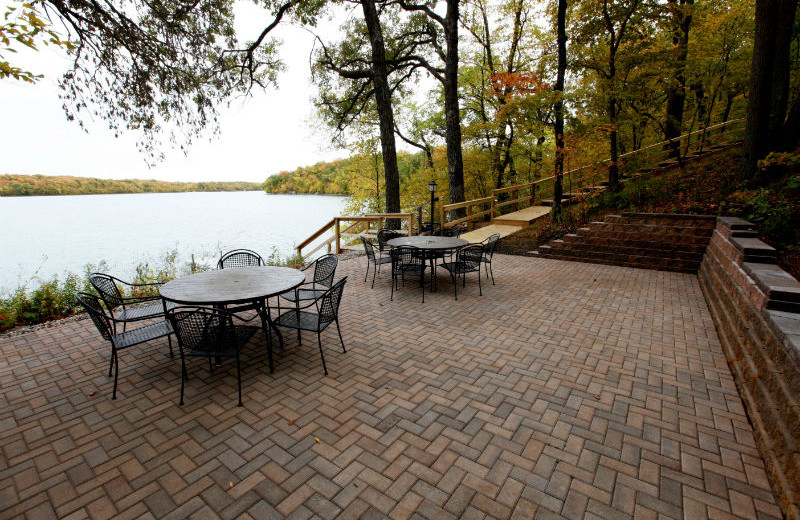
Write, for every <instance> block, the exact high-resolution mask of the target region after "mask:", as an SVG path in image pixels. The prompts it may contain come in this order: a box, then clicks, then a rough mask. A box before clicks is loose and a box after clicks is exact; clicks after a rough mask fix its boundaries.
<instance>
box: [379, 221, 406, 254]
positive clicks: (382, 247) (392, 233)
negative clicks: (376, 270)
mask: <svg viewBox="0 0 800 520" xmlns="http://www.w3.org/2000/svg"><path fill="white" fill-rule="evenodd" d="M402 236H404V235H403V234H402V233H400V232H399V231H397V230H396V229H387V228H383V229H381V230H379V231H378V235H377V238H378V251H379V252H380V253H381V255H386V254H387V253H388V252H389V251H390V250H391V248H390V247H389V244H387V242H388V241H389V240H392V239H394V238H400V237H402ZM390 258H391V257H390Z"/></svg>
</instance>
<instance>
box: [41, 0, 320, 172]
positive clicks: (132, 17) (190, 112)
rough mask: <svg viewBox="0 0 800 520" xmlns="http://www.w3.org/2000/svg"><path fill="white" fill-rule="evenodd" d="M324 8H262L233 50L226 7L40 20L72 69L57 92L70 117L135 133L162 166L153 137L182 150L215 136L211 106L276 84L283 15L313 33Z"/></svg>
mask: <svg viewBox="0 0 800 520" xmlns="http://www.w3.org/2000/svg"><path fill="white" fill-rule="evenodd" d="M325 4H326V2H325V0H304V1H301V0H264V1H263V2H261V4H260V5H261V6H262V7H264V8H265V9H266V10H267V11H269V13H270V20H271V21H270V22H269V23H268V24H267V25H266V26H265V27H264V28H263V30H262V31H261V32H260V34H258V35H257V37H256V38H255V39H254V40H252V41H251V42H248V43H246V44H245V45H244V46H239V42H238V40H237V37H236V34H235V31H234V20H233V9H232V8H233V4H232V2H231V1H230V0H197V1H188V2H183V1H178V2H163V1H159V0H156V1H150V0H130V1H128V2H126V3H125V5H124V9H121V8H118V7H117V6H116V5H115V4H113V3H108V2H83V1H81V0H43V2H42V3H41V9H42V11H43V12H44V14H45V16H47V17H49V18H50V19H52V20H58V21H60V23H61V24H63V26H64V29H65V30H66V33H67V40H69V41H72V42H74V48H73V49H71V50H70V54H71V57H72V60H73V63H72V67H71V69H70V70H69V71H68V72H67V73H66V74H65V75H64V76H63V77H62V79H61V81H60V86H61V89H62V99H63V100H64V108H65V111H66V112H67V117H68V118H69V119H71V120H77V121H78V122H79V123H80V121H81V119H82V118H83V117H86V116H89V117H93V118H94V117H97V118H102V119H105V120H106V121H107V122H108V125H109V128H110V129H111V130H112V131H114V132H115V133H118V132H120V131H122V130H134V131H138V132H141V139H140V142H139V145H140V148H141V149H142V150H144V151H145V152H147V153H148V154H149V156H150V158H151V159H152V158H156V157H160V156H161V154H160V153H158V148H159V145H160V144H161V141H160V138H159V135H160V134H161V133H162V132H163V131H167V132H168V133H169V134H170V135H172V138H173V139H174V140H175V141H178V139H177V137H176V136H175V135H174V134H175V133H182V134H183V135H182V137H183V139H180V142H181V143H182V144H181V147H182V148H183V146H184V144H183V143H187V144H188V143H190V142H191V140H192V137H193V136H196V135H197V134H199V133H200V132H201V131H202V130H203V129H205V128H206V127H209V126H210V127H212V128H213V129H214V130H217V129H218V125H217V120H216V113H217V107H218V106H219V105H220V104H221V103H224V102H225V101H226V100H227V99H229V98H230V97H231V96H232V95H234V94H236V93H243V94H247V93H249V92H251V91H252V90H253V89H254V88H265V87H267V86H268V85H270V84H272V83H273V82H274V81H275V78H276V75H277V73H278V72H279V71H280V70H281V63H280V60H279V59H278V56H277V50H278V42H277V41H275V40H274V39H272V38H270V37H269V36H270V33H271V32H272V31H273V29H275V27H277V25H278V24H279V23H280V22H281V20H282V19H283V18H284V17H286V16H288V17H292V18H294V19H296V20H298V21H300V22H302V23H308V24H311V23H313V22H314V20H315V19H316V17H317V16H318V15H319V13H320V12H321V10H322V9H323V7H324V6H325Z"/></svg>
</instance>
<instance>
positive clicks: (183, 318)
mask: <svg viewBox="0 0 800 520" xmlns="http://www.w3.org/2000/svg"><path fill="white" fill-rule="evenodd" d="M167 316H168V318H169V321H170V323H171V324H172V328H173V329H174V330H175V335H176V336H177V337H178V347H179V350H180V354H181V400H180V404H181V405H183V390H184V386H185V382H186V381H187V380H188V379H189V374H188V372H187V370H186V358H187V357H205V358H208V364H209V369H210V370H212V371H213V370H214V365H213V363H212V358H213V359H215V360H219V359H220V358H223V357H233V358H236V379H237V382H238V387H239V406H242V368H241V361H240V359H239V352H240V351H241V350H242V348H243V347H244V345H245V344H246V343H247V342H248V341H249V340H250V338H251V337H252V336H253V334H254V333H255V332H256V331H257V330H258V327H248V326H244V325H234V324H233V314H232V313H231V312H229V311H226V310H225V309H220V308H208V307H176V308H174V309H172V310H170V311H169V312H168V313H167Z"/></svg>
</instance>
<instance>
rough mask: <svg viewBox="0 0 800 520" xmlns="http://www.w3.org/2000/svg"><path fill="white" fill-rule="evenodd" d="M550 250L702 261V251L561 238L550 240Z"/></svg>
mask: <svg viewBox="0 0 800 520" xmlns="http://www.w3.org/2000/svg"><path fill="white" fill-rule="evenodd" d="M550 246H551V250H552V251H558V252H559V253H564V254H575V255H577V256H581V255H588V256H598V255H608V256H609V257H617V256H618V257H641V258H658V259H664V260H665V261H667V260H670V259H672V260H681V261H683V260H686V261H690V262H698V263H699V262H702V261H703V253H697V252H690V251H668V250H664V249H641V248H638V247H615V248H604V247H602V246H600V247H598V246H596V245H594V244H583V243H580V242H564V241H563V240H552V241H551V242H550Z"/></svg>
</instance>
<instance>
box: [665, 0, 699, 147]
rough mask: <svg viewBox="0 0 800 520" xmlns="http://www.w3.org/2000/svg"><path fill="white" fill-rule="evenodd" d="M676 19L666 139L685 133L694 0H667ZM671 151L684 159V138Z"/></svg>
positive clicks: (673, 34) (674, 142) (673, 28)
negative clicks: (685, 107)
mask: <svg viewBox="0 0 800 520" xmlns="http://www.w3.org/2000/svg"><path fill="white" fill-rule="evenodd" d="M667 5H668V9H669V13H670V16H671V19H672V31H671V32H672V45H673V48H674V50H673V53H674V57H673V59H674V71H675V77H674V79H672V80H670V81H669V86H668V88H667V110H666V112H667V114H666V120H665V122H664V139H666V140H669V139H675V138H677V137H679V136H680V135H681V128H682V125H683V105H684V103H685V101H686V57H687V55H688V54H689V28H690V27H691V25H692V10H693V8H694V0H667ZM669 147H670V155H671V156H672V157H676V158H678V159H680V142H679V141H671V142H670V145H669Z"/></svg>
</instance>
